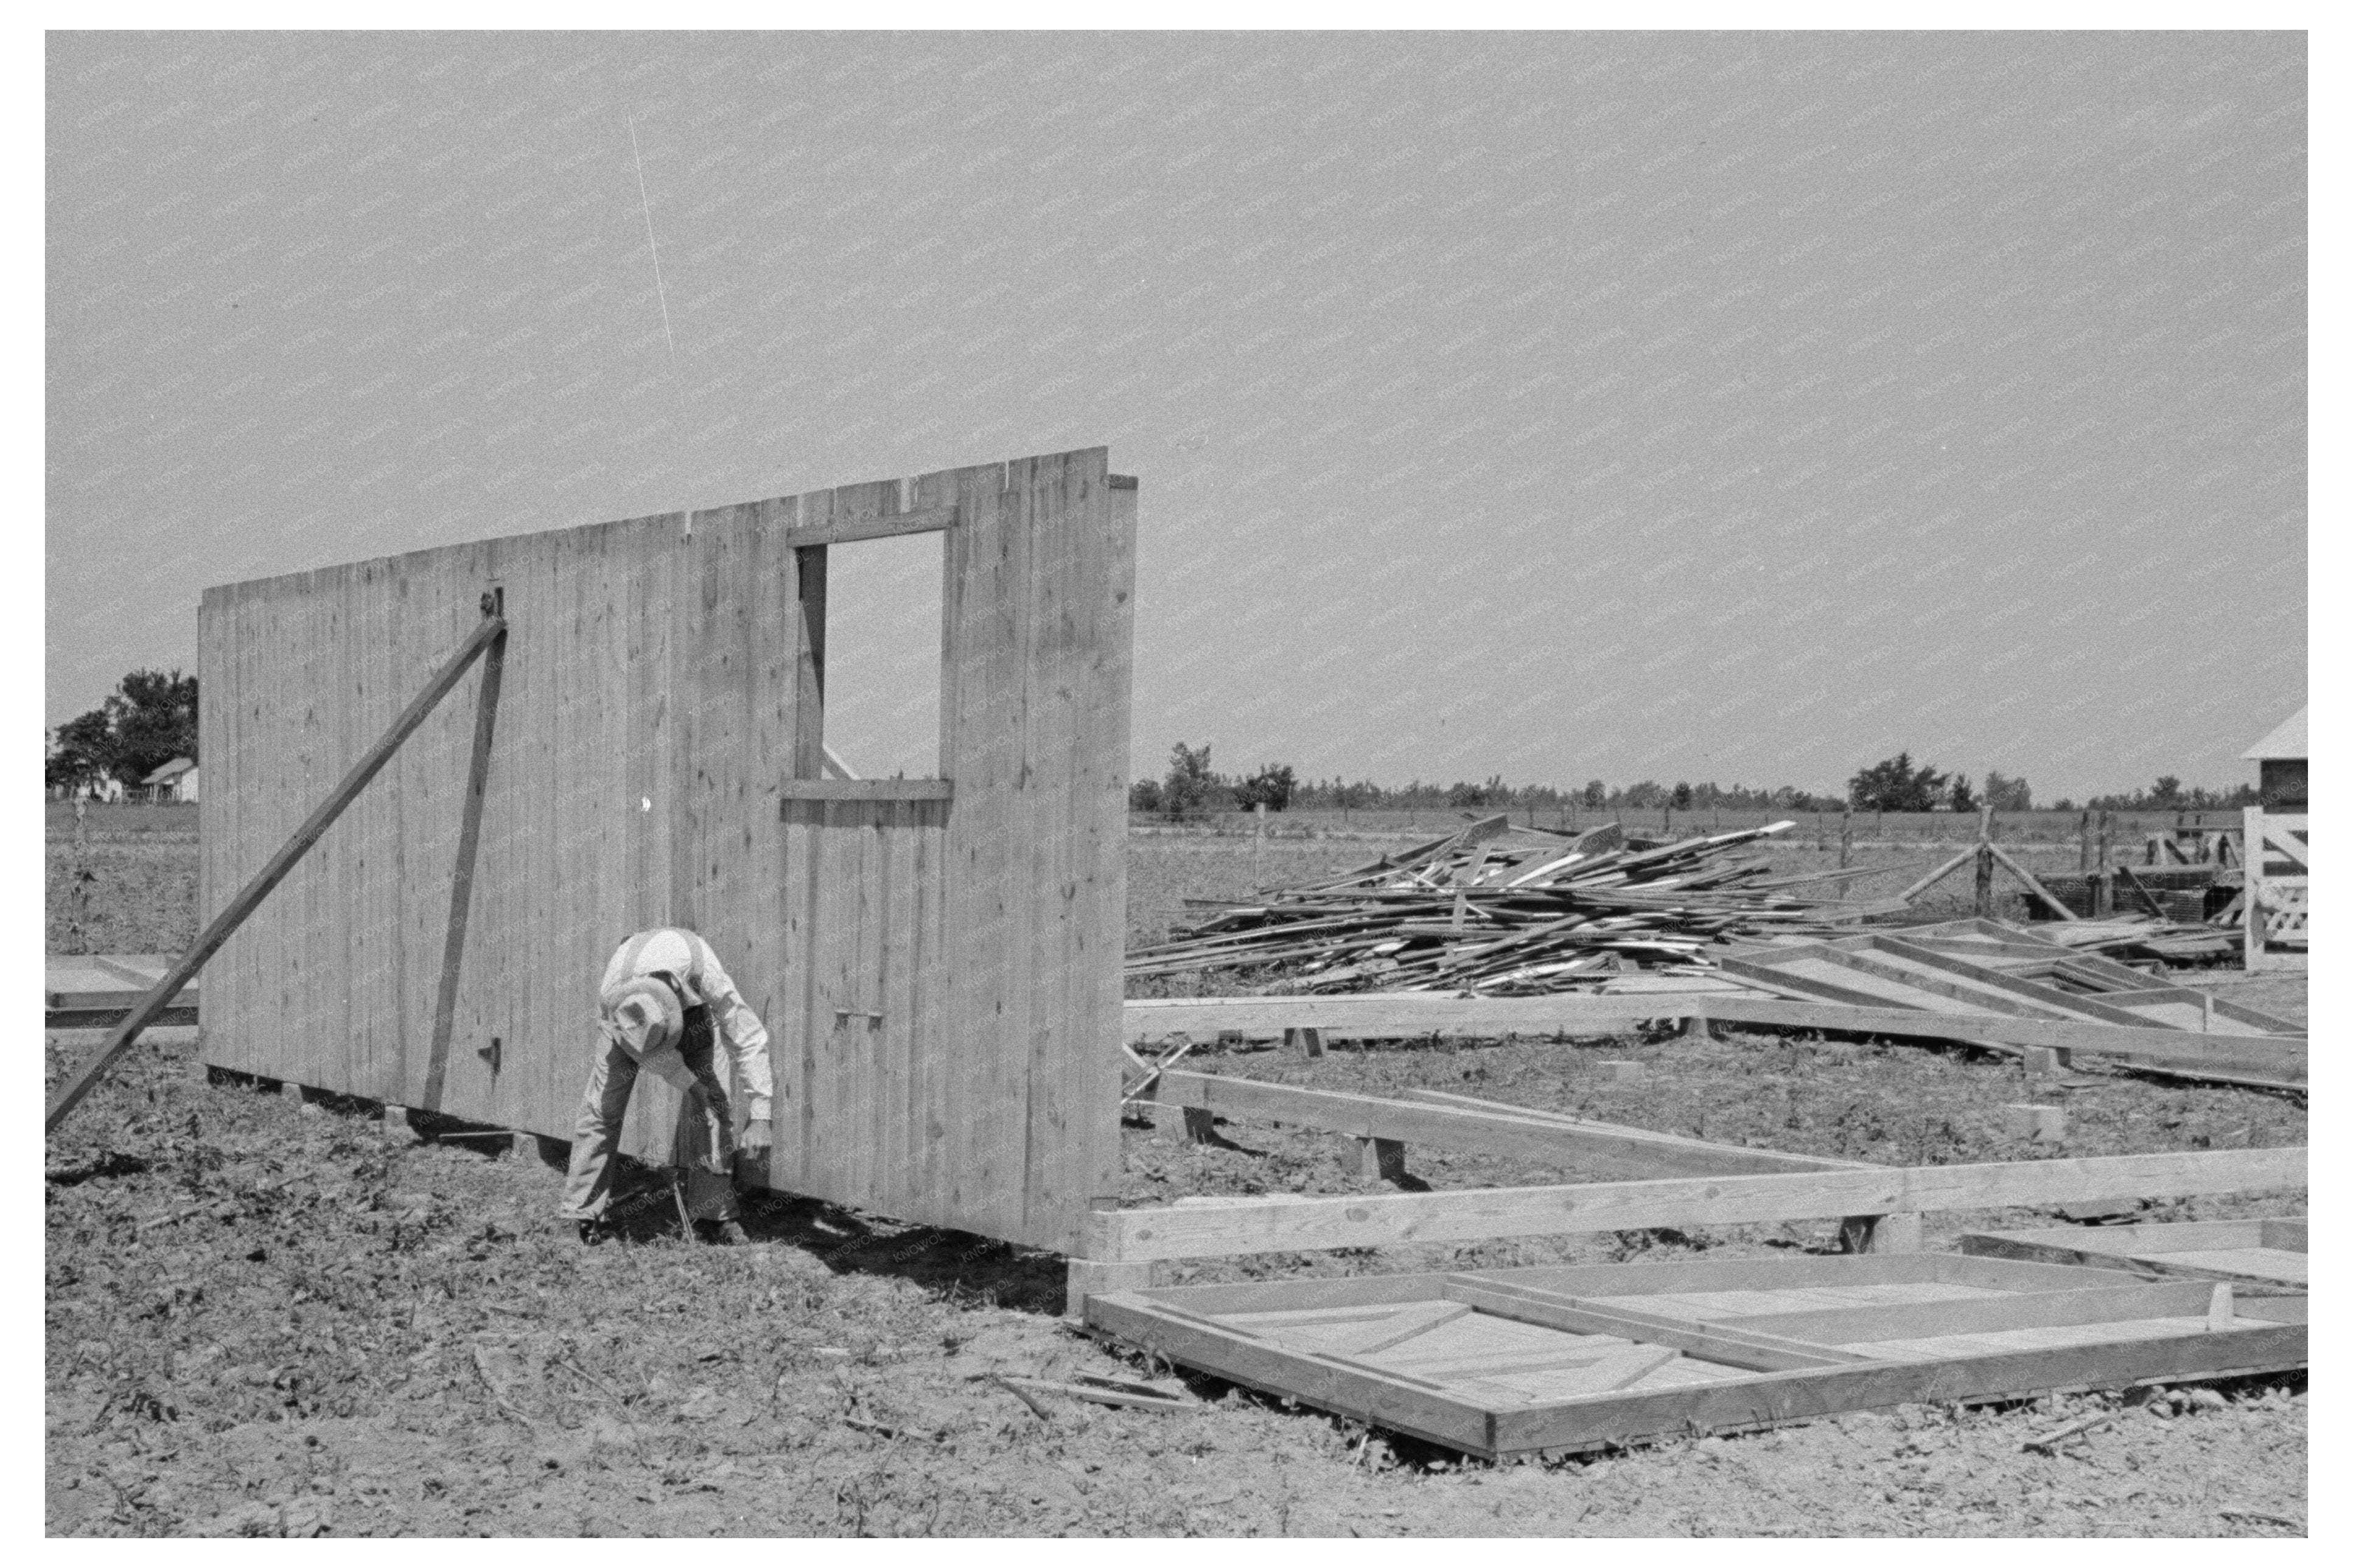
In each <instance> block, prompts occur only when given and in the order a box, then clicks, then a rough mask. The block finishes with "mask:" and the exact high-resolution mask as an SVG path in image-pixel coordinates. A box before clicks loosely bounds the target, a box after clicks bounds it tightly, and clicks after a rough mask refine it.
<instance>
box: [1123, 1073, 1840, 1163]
mask: <svg viewBox="0 0 2353 1568" xmlns="http://www.w3.org/2000/svg"><path fill="white" fill-rule="evenodd" d="M1142 1098H1156V1099H1157V1100H1158V1101H1159V1103H1161V1104H1162V1105H1167V1106H1182V1107H1185V1108H1187V1109H1189V1110H1204V1111H1208V1112H1210V1113H1212V1114H1214V1115H1218V1116H1225V1117H1230V1118H1234V1119H1236V1120H1244V1121H1283V1122H1289V1123H1291V1124H1293V1125H1294V1126H1299V1127H1313V1128H1316V1129H1319V1130H1321V1131H1327V1132H1344V1133H1348V1134H1350V1135H1352V1136H1355V1137H1358V1138H1376V1139H1387V1140H1392V1141H1395V1142H1400V1143H1417V1144H1424V1145H1427V1146H1429V1147H1430V1148H1436V1149H1452V1150H1457V1151H1460V1152H1464V1153H1473V1154H1501V1155H1506V1156H1509V1157H1513V1158H1516V1159H1523V1160H1528V1161H1531V1162H1534V1163H1539V1164H1546V1165H1557V1166H1568V1167H1573V1168H1576V1169H1580V1170H1588V1171H1598V1172H1603V1173H1609V1174H1612V1175H1632V1176H1663V1175H1683V1176H1698V1175H1754V1174H1759V1173H1770V1172H1788V1171H1851V1170H1868V1169H1871V1168H1872V1167H1870V1166H1867V1165H1863V1164H1861V1163H1857V1162H1855V1161H1852V1160H1831V1159H1824V1158H1822V1157H1821V1156H1820V1155H1815V1154H1785V1153H1783V1152H1780V1151H1778V1150H1775V1149H1746V1148H1739V1147H1736V1146H1735V1145H1732V1144H1728V1143H1709V1142H1703V1141H1701V1140H1699V1139H1696V1138H1679V1137H1676V1136H1675V1135H1673V1134H1672V1133H1666V1132H1652V1131H1648V1130H1646V1129H1643V1128H1640V1127H1621V1126H1619V1125H1616V1124H1615V1123H1612V1122H1608V1121H1582V1120H1577V1119H1573V1118H1568V1117H1561V1116H1550V1115H1546V1114H1544V1113H1541V1112H1537V1113H1531V1114H1528V1115H1524V1116H1522V1115H1508V1114H1503V1113H1499V1112H1498V1111H1496V1110H1483V1109H1473V1108H1472V1107H1470V1106H1466V1105H1459V1104H1430V1103H1421V1102H1417V1101H1415V1100H1386V1099H1381V1098H1379V1097H1377V1096H1374V1095H1366V1094H1341V1093H1336V1092H1335V1091H1333V1090H1330V1089H1305V1088H1302V1087H1299V1086H1297V1085H1294V1084H1282V1083H1261V1082H1258V1081H1255V1080H1253V1079H1244V1078H1233V1077H1229V1076H1226V1075H1223V1074H1216V1073H1197V1072H1166V1073H1163V1074H1161V1075H1160V1077H1159V1079H1158V1081H1157V1082H1156V1083H1155V1085H1154V1086H1153V1087H1152V1089H1150V1090H1149V1091H1147V1093H1146V1094H1145V1096H1143V1097H1142Z"/></svg>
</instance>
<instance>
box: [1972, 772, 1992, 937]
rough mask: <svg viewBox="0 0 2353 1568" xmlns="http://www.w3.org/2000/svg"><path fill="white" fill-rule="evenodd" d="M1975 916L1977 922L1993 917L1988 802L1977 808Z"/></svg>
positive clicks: (1990, 829) (1989, 812)
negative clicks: (1976, 915) (1976, 916)
mask: <svg viewBox="0 0 2353 1568" xmlns="http://www.w3.org/2000/svg"><path fill="white" fill-rule="evenodd" d="M1976 907H1977V914H1978V919H1979V920H1989V919H1991V918H1992V915H1993V803H1992V802H1991V801H1988V802H1986V803H1985V805H1981V806H1979V807H1978V886H1977V906H1976Z"/></svg>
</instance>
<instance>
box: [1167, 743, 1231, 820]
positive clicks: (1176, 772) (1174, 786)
mask: <svg viewBox="0 0 2353 1568" xmlns="http://www.w3.org/2000/svg"><path fill="white" fill-rule="evenodd" d="M1218 783H1219V779H1218V775H1217V774H1215V773H1211V772H1210V771H1209V747H1208V742H1202V743H1201V744H1200V745H1198V746H1188V745H1187V744H1186V743H1185V742H1182V741H1179V742H1176V746H1175V748H1174V749H1172V750H1171V751H1170V752H1169V753H1168V776H1167V777H1166V779H1164V780H1163V781H1162V782H1161V785H1160V804H1161V807H1162V809H1164V810H1165V811H1166V812H1167V813H1168V815H1169V816H1184V815H1185V814H1186V813H1187V812H1188V811H1199V810H1201V809H1202V808H1203V807H1204V806H1206V805H1208V799H1209V792H1210V791H1211V790H1213V789H1214V788H1216V787H1217V785H1218Z"/></svg>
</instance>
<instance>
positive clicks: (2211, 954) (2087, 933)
mask: <svg viewBox="0 0 2353 1568" xmlns="http://www.w3.org/2000/svg"><path fill="white" fill-rule="evenodd" d="M2034 934H2035V935H2037V936H2039V937H2041V938H2042V940H2043V941H2045V942H2060V943H2063V944H2064V945H2065V946H2068V947H2071V948H2073V949H2075V950H2076V951H2077V952H2090V953H2097V954H2099V955H2100V956H2101V957H2103V958H2114V959H2118V960H2122V961H2125V962H2131V961H2133V960H2136V959H2138V960H2141V961H2144V962H2147V961H2155V962H2158V963H2169V964H2176V965H2180V966H2184V967H2186V966H2189V965H2193V964H2203V963H2231V962H2232V961H2233V960H2235V959H2236V958H2237V957H2238V956H2239V952H2240V942H2241V938H2240V935H2239V932H2238V931H2237V930H2236V929H2235V928H2228V927H2223V926H2218V925H2212V924H2209V923H2206V922H2202V921H2201V922H2199V923H2197V924H2190V923H2189V922H2186V921H2174V920H2158V919H2157V918H2156V917H2155V916H2153V915H2118V916H2116V917H2114V918H2112V919H2107V920H2098V921H2064V922H2061V921H2053V922H2052V923H2051V924H2048V925H2038V926H2036V927H2035V928H2034Z"/></svg>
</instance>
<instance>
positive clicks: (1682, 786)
mask: <svg viewBox="0 0 2353 1568" xmlns="http://www.w3.org/2000/svg"><path fill="white" fill-rule="evenodd" d="M1672 804H1673V805H1674V808H1675V809H1676V810H1677V811H1689V810H1690V809H1691V804H1692V786H1691V785H1690V784H1686V783H1684V782H1683V780H1681V779H1678V780H1676V781H1675V793H1674V795H1673V796H1672Z"/></svg>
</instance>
